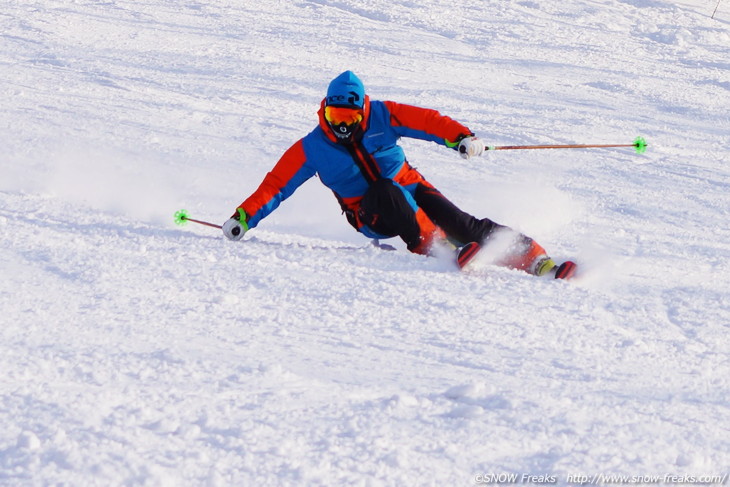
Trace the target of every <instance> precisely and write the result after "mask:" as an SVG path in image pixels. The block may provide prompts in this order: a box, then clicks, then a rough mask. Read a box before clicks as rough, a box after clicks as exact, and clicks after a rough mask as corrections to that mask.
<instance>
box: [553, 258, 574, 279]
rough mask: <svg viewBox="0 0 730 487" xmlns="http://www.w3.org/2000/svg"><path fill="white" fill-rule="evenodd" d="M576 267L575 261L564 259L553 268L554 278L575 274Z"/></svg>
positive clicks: (566, 277)
mask: <svg viewBox="0 0 730 487" xmlns="http://www.w3.org/2000/svg"><path fill="white" fill-rule="evenodd" d="M577 268H578V266H576V265H575V262H571V261H569V260H566V261H565V262H563V263H562V264H560V265H559V266H557V268H556V269H555V279H570V278H572V277H573V276H574V275H575V271H576V269H577Z"/></svg>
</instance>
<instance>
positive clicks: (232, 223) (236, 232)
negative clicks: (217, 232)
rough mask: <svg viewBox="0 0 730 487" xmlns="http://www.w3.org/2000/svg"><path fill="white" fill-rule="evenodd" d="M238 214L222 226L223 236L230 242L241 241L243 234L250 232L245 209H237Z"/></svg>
mask: <svg viewBox="0 0 730 487" xmlns="http://www.w3.org/2000/svg"><path fill="white" fill-rule="evenodd" d="M237 211H238V214H237V215H233V216H232V217H231V218H229V219H228V221H226V222H225V223H224V224H223V225H222V226H221V229H222V230H223V235H225V236H226V238H228V239H229V240H241V238H243V234H245V233H246V232H247V231H248V223H246V212H245V211H243V208H238V209H237Z"/></svg>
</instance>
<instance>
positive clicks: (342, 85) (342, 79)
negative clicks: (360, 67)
mask: <svg viewBox="0 0 730 487" xmlns="http://www.w3.org/2000/svg"><path fill="white" fill-rule="evenodd" d="M325 105H326V106H336V107H343V108H359V109H362V108H363V105H365V86H364V85H363V84H362V81H360V78H358V77H357V75H356V74H355V73H353V72H352V71H345V72H344V73H342V74H341V75H339V76H338V77H336V78H335V79H333V80H332V81H331V82H330V85H329V87H328V88H327V98H326V99H325Z"/></svg>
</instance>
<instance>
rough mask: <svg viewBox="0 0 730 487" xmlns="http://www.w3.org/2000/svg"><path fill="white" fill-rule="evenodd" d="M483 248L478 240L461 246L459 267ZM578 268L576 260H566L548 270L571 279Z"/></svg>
mask: <svg viewBox="0 0 730 487" xmlns="http://www.w3.org/2000/svg"><path fill="white" fill-rule="evenodd" d="M481 248H482V247H481V245H479V244H478V243H477V242H469V243H468V244H466V245H464V246H463V247H460V248H459V249H458V250H457V252H456V264H457V265H458V266H459V269H464V268H465V267H466V266H467V265H468V264H469V263H470V262H471V261H472V260H474V257H476V256H477V254H479V251H480V250H481ZM577 269H578V266H577V265H576V263H575V262H573V261H570V260H566V261H565V262H563V263H562V264H560V265H556V266H554V267H553V268H552V269H550V271H548V272H549V273H552V274H554V277H555V279H571V278H572V277H573V276H575V271H576V270H577Z"/></svg>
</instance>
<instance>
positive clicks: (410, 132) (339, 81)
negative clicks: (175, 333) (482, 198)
mask: <svg viewBox="0 0 730 487" xmlns="http://www.w3.org/2000/svg"><path fill="white" fill-rule="evenodd" d="M318 115H319V124H318V126H317V127H316V128H315V129H314V130H312V131H311V132H310V133H309V134H308V135H306V136H305V137H303V138H302V139H300V140H299V141H297V142H296V143H295V144H294V145H292V146H291V147H290V148H289V149H288V150H287V151H286V152H285V153H284V155H283V156H282V157H281V159H279V161H278V162H277V164H276V165H275V166H274V168H273V169H272V170H271V171H270V172H269V173H268V174H267V175H266V177H264V180H263V182H262V183H261V184H260V186H259V187H258V189H257V190H256V191H254V193H253V194H252V195H251V196H249V197H248V198H247V199H246V200H245V201H244V202H243V203H241V204H240V205H239V206H238V208H237V209H236V212H235V213H234V215H233V216H232V217H231V218H230V219H229V220H228V221H226V222H225V223H224V224H223V226H222V229H223V233H224V234H225V236H226V237H227V238H229V239H231V240H240V239H241V237H243V235H244V233H246V232H247V231H248V230H249V229H251V228H254V227H255V226H257V225H258V224H259V222H260V221H261V220H262V219H263V218H265V217H266V216H267V215H269V214H270V213H271V212H272V211H274V210H275V209H276V208H277V207H278V206H279V204H280V203H281V202H282V201H284V200H285V199H286V198H288V197H289V196H291V195H292V193H294V191H295V190H296V189H297V188H298V187H299V186H300V185H301V184H302V183H304V182H305V181H306V180H308V179H309V178H311V177H312V176H314V175H315V174H316V175H318V176H319V178H320V180H321V181H322V183H324V185H325V186H327V187H328V188H329V189H331V190H332V192H333V193H334V195H335V197H336V198H337V200H338V202H339V204H340V207H341V208H342V211H343V213H344V214H345V216H346V218H347V220H348V222H349V223H350V224H351V225H352V226H353V227H355V229H356V230H357V231H358V232H360V233H362V234H363V235H365V236H367V237H370V238H374V239H381V238H390V237H395V236H398V237H400V238H401V239H402V240H403V241H404V242H405V244H406V246H407V248H408V250H410V251H411V252H414V253H417V254H426V255H428V254H431V253H433V251H434V249H435V246H436V245H438V244H439V243H446V242H450V243H451V244H453V245H455V246H456V247H458V248H461V249H462V251H461V252H460V253H459V264H460V265H461V266H463V265H464V264H465V263H466V262H467V261H468V260H470V259H471V258H472V257H473V256H474V255H475V254H476V251H477V250H479V249H480V248H481V247H483V246H488V244H490V242H492V241H494V240H496V235H498V234H505V233H506V234H508V235H509V236H510V237H509V238H510V245H509V246H508V247H509V248H508V249H507V250H506V251H505V252H503V255H501V256H500V257H499V258H498V259H497V261H496V262H495V263H496V264H498V265H502V266H506V267H511V268H516V269H522V270H524V271H526V272H528V273H530V274H533V275H538V276H541V275H544V274H547V273H549V272H551V271H553V272H555V276H556V277H559V278H564V277H570V276H569V274H571V273H572V269H563V267H564V266H560V267H559V266H556V264H555V262H554V261H553V260H552V259H551V258H550V257H548V255H547V253H546V252H545V249H543V248H542V247H541V246H540V245H538V244H537V242H535V241H534V240H532V239H531V238H529V237H527V236H525V235H522V234H520V233H518V232H516V231H514V230H511V229H510V228H508V227H505V226H503V225H499V224H497V223H495V222H493V221H492V220H490V219H488V218H482V219H477V218H475V217H474V216H472V215H470V214H468V213H466V212H464V211H462V210H460V209H459V208H457V207H456V205H454V204H453V203H452V202H451V201H449V200H448V199H446V197H444V196H443V195H442V194H441V193H440V192H439V191H438V190H437V189H436V188H435V187H434V186H433V185H432V184H430V183H429V182H428V181H427V180H426V179H425V178H424V177H423V176H422V175H421V173H420V172H418V171H417V170H416V169H414V168H413V167H412V166H411V165H410V164H409V163H408V161H407V160H406V156H405V154H404V152H403V149H402V148H401V147H400V146H399V145H398V144H397V142H398V139H399V138H400V137H412V138H417V139H422V140H429V141H432V142H436V143H437V144H440V145H444V146H446V147H450V148H452V149H455V150H457V151H458V153H459V154H460V155H461V157H463V158H465V159H469V158H471V157H475V156H479V155H481V154H482V152H483V151H484V148H485V147H484V143H483V142H481V141H480V140H479V139H478V138H477V137H476V136H475V135H474V133H472V131H471V130H469V129H468V128H467V127H465V126H464V125H462V124H460V123H458V122H456V121H454V120H452V119H451V118H449V117H447V116H443V115H441V114H440V113H439V112H437V111H436V110H431V109H426V108H419V107H414V106H410V105H404V104H400V103H396V102H393V101H376V100H370V98H369V96H368V95H366V94H365V88H364V86H363V83H362V81H361V80H360V78H358V77H357V76H356V75H355V74H354V73H353V72H352V71H345V72H344V73H342V74H340V75H339V76H337V77H336V78H335V79H334V80H332V81H331V82H330V84H329V87H328V89H327V96H326V97H325V98H324V99H323V100H322V102H321V106H320V109H319V112H318Z"/></svg>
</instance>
